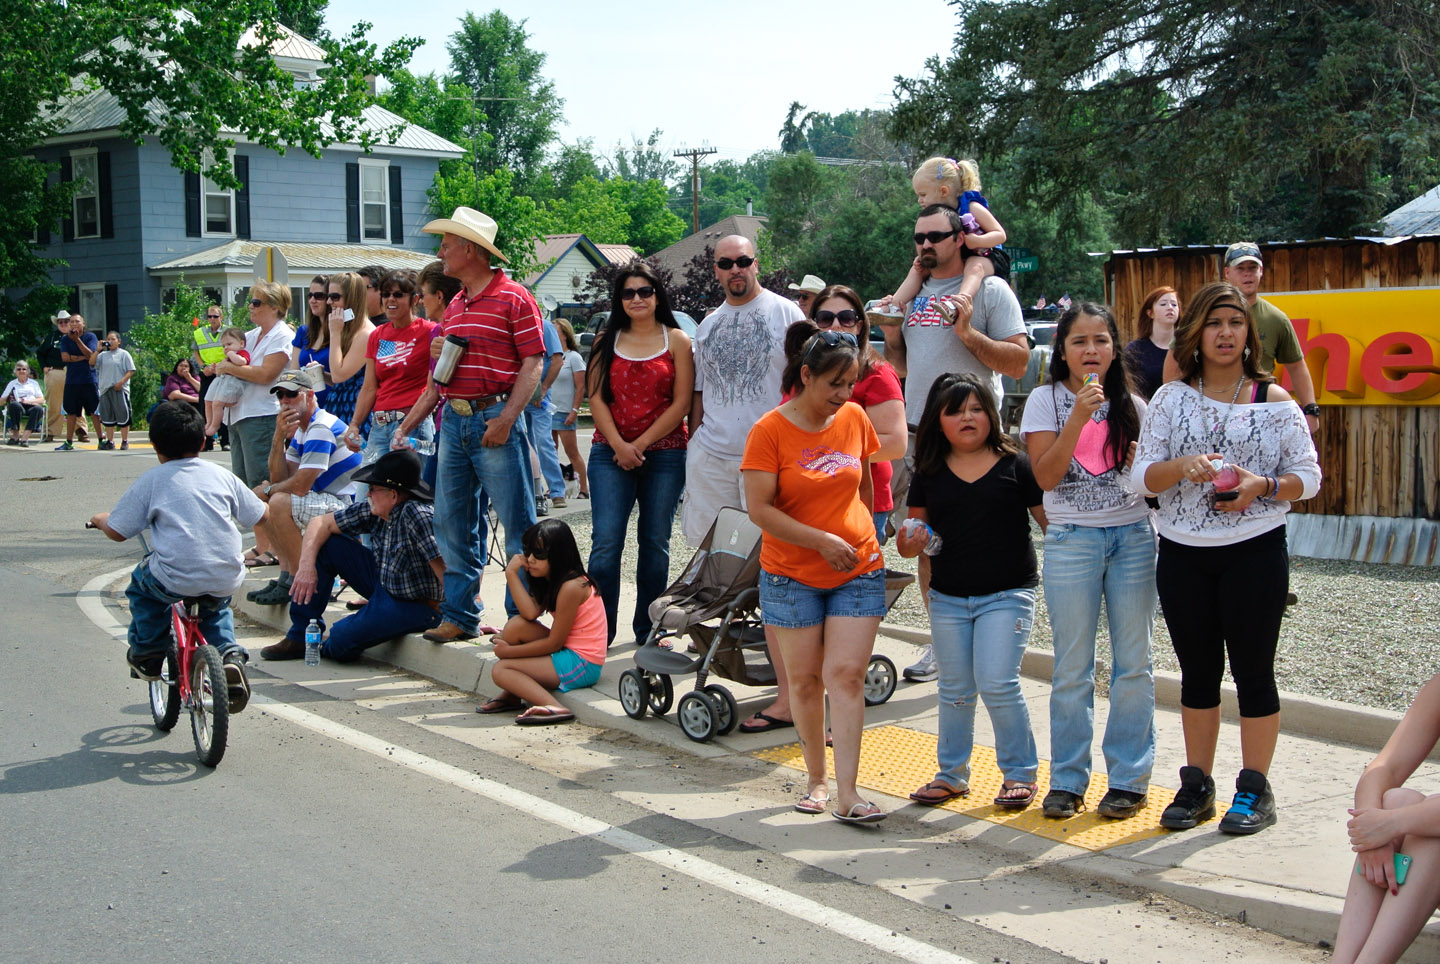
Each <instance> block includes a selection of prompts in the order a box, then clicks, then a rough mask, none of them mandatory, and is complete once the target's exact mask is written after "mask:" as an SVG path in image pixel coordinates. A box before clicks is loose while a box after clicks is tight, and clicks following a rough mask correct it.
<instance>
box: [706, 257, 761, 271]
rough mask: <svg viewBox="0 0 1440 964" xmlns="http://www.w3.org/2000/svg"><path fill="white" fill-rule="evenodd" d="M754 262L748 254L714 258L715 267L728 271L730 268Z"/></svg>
mask: <svg viewBox="0 0 1440 964" xmlns="http://www.w3.org/2000/svg"><path fill="white" fill-rule="evenodd" d="M754 263H755V259H754V258H752V257H749V256H748V255H743V254H742V255H741V256H740V257H738V258H716V259H715V267H717V268H719V269H720V270H721V271H729V270H730V269H731V268H748V267H750V266H751V265H752V264H754Z"/></svg>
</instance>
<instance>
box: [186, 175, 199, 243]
mask: <svg viewBox="0 0 1440 964" xmlns="http://www.w3.org/2000/svg"><path fill="white" fill-rule="evenodd" d="M200 234H201V232H200V175H199V174H197V173H195V172H194V171H186V172H185V237H187V238H198V237H200Z"/></svg>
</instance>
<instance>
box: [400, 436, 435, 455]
mask: <svg viewBox="0 0 1440 964" xmlns="http://www.w3.org/2000/svg"><path fill="white" fill-rule="evenodd" d="M405 444H406V445H408V446H410V448H412V449H414V450H415V454H416V455H418V456H420V457H421V458H424V457H425V456H427V455H434V454H435V440H434V439H433V438H421V437H420V436H418V435H407V436H405Z"/></svg>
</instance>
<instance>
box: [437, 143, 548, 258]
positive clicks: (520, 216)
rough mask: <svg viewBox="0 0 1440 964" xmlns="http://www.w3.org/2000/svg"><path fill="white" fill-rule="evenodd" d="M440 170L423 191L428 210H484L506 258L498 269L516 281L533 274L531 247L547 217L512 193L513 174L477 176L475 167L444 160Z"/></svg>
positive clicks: (529, 200)
mask: <svg viewBox="0 0 1440 964" xmlns="http://www.w3.org/2000/svg"><path fill="white" fill-rule="evenodd" d="M440 167H441V170H440V172H439V173H438V174H436V175H435V183H434V184H433V185H432V186H431V188H430V190H429V191H428V192H426V193H427V195H428V197H429V198H430V209H431V210H432V211H434V212H436V213H438V214H445V215H448V213H449V212H451V211H454V210H455V209H456V208H457V207H460V206H461V205H464V206H465V207H471V208H475V209H476V210H477V211H484V212H485V213H486V214H488V215H490V217H492V218H494V219H495V223H496V225H497V231H496V234H495V246H496V247H497V248H499V249H500V250H501V251H502V252H504V254H505V257H507V258H509V259H510V261H509V263H508V264H500V265H499V267H503V268H504V269H505V270H506V272H507V273H508V274H509V275H510V276H511V277H514V278H517V279H524V278H525V277H526V276H527V275H529V274H530V273H531V272H533V271H534V270H535V269H536V268H537V267H538V266H539V265H538V263H537V262H536V260H535V244H536V242H537V241H540V240H541V239H543V238H544V237H545V234H546V223H547V218H546V215H545V214H544V212H542V211H541V210H540V209H539V208H538V207H537V206H536V204H535V201H534V199H532V198H531V197H529V196H528V195H525V194H520V193H517V192H516V189H515V175H514V174H513V173H511V172H510V171H509V170H507V169H506V168H503V167H502V168H499V169H497V170H494V171H491V172H489V173H488V174H486V175H485V176H484V177H477V176H476V174H475V168H474V167H473V166H471V165H470V164H466V163H464V162H463V161H448V162H445V163H442V164H441V165H440ZM437 244H438V239H437Z"/></svg>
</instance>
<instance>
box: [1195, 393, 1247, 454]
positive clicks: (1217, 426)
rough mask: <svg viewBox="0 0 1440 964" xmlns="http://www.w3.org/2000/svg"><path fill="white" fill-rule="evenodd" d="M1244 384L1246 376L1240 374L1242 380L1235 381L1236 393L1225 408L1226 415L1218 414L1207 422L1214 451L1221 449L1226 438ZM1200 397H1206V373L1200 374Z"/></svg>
mask: <svg viewBox="0 0 1440 964" xmlns="http://www.w3.org/2000/svg"><path fill="white" fill-rule="evenodd" d="M1244 386H1245V376H1244V375H1241V376H1240V380H1239V381H1238V382H1236V383H1235V394H1234V395H1233V396H1231V398H1230V404H1229V406H1227V407H1226V409H1225V414H1224V415H1218V416H1216V417H1215V420H1214V421H1213V422H1209V420H1206V421H1207V423H1208V424H1207V427H1208V428H1209V433H1208V435H1209V439H1210V448H1211V450H1212V451H1216V452H1218V451H1220V442H1221V441H1223V440H1224V438H1225V432H1224V429H1225V425H1226V423H1228V422H1229V421H1230V415H1231V413H1232V412H1234V411H1235V403H1236V402H1238V401H1240V389H1241V388H1243V387H1244ZM1200 397H1201V398H1202V399H1203V398H1204V397H1205V376H1204V375H1201V376H1200ZM1201 411H1202V413H1203V411H1204V406H1201ZM1202 417H1203V415H1202Z"/></svg>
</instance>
